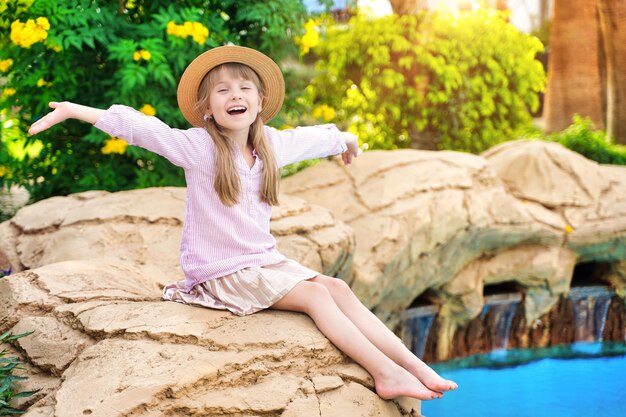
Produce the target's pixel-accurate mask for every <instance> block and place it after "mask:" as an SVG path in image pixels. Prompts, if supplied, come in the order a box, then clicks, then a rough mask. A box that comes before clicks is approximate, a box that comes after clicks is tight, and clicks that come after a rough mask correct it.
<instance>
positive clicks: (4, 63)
mask: <svg viewBox="0 0 626 417" xmlns="http://www.w3.org/2000/svg"><path fill="white" fill-rule="evenodd" d="M11 65H13V60H12V59H11V58H8V59H3V60H0V72H7V71H8V70H9V68H11Z"/></svg>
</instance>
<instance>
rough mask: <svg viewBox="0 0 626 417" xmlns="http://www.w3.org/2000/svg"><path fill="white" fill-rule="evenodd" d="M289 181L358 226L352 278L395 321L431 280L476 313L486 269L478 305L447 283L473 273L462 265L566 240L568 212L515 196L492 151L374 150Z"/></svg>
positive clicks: (476, 286)
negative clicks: (561, 214)
mask: <svg viewBox="0 0 626 417" xmlns="http://www.w3.org/2000/svg"><path fill="white" fill-rule="evenodd" d="M326 178H335V179H341V181H340V182H339V181H336V182H330V181H327V180H326ZM283 190H284V191H285V192H286V193H289V194H290V195H295V196H298V197H301V198H304V199H305V200H307V201H309V202H310V203H313V204H316V205H323V206H325V207H327V208H328V209H329V210H330V211H331V212H332V213H333V214H334V215H335V216H337V217H338V218H339V219H341V220H343V221H344V222H346V223H347V224H348V225H350V226H351V227H352V228H353V229H354V231H355V235H356V251H355V253H354V268H353V270H354V274H353V276H354V279H353V280H352V282H351V286H352V288H353V290H354V291H355V293H356V294H357V295H358V296H359V297H360V298H361V300H362V301H363V302H364V303H365V304H366V305H367V306H368V307H370V308H371V309H373V310H374V311H375V312H376V314H377V315H378V316H379V317H381V318H382V319H383V320H385V321H386V322H387V324H388V325H389V326H390V327H392V328H394V327H396V326H397V325H398V323H399V320H400V319H401V317H402V314H403V311H404V310H405V309H406V308H408V307H409V306H410V305H411V303H412V302H413V300H414V299H415V298H416V297H417V296H419V295H420V294H421V293H423V292H424V291H425V290H426V289H428V288H441V289H443V292H442V293H441V291H440V293H441V294H440V296H441V297H442V298H444V299H447V300H452V299H454V300H452V301H450V302H449V303H448V305H449V306H450V308H455V309H457V310H458V311H457V312H455V313H454V314H455V315H456V316H457V317H456V319H454V320H457V321H464V320H467V319H469V318H471V317H474V316H475V315H477V314H478V313H479V312H480V309H481V308H482V305H483V302H482V287H483V285H484V283H483V280H482V276H481V275H480V274H473V277H474V278H475V281H476V282H474V283H473V284H472V287H471V289H468V291H470V290H471V292H472V293H473V296H472V297H473V299H474V301H472V302H471V303H469V304H466V303H464V302H459V301H460V300H459V299H458V297H456V298H455V296H461V292H459V291H458V290H455V289H454V286H455V284H454V283H452V284H450V285H451V286H447V284H448V283H450V282H461V281H463V282H464V280H465V278H464V277H463V276H461V277H458V274H463V272H462V271H464V270H465V269H466V268H471V264H472V263H473V262H476V261H477V260H479V259H481V258H482V257H483V256H485V255H487V254H493V253H498V252H500V251H505V250H507V249H511V248H515V247H518V246H529V247H533V246H536V245H541V246H542V247H545V246H546V245H560V244H561V243H562V242H563V239H564V235H565V232H564V231H563V230H562V228H561V229H560V230H558V229H556V228H555V227H554V226H553V224H554V223H556V224H558V225H559V226H560V224H559V219H555V218H554V216H551V215H548V214H546V213H545V212H543V211H542V210H541V209H535V212H536V213H534V214H533V213H531V212H529V210H528V209H527V208H526V205H525V204H523V203H522V202H520V201H519V200H518V199H516V198H515V197H513V196H512V195H510V194H509V193H508V192H507V190H506V189H505V187H504V186H503V184H502V182H501V181H500V180H499V178H498V177H497V176H496V174H495V172H494V171H493V170H492V169H491V168H490V167H489V165H488V163H487V161H486V160H485V159H484V158H481V157H478V156H474V155H469V154H463V153H456V152H429V151H412V150H403V151H394V152H384V151H371V152H366V153H364V154H363V155H362V156H361V157H359V159H358V161H357V162H356V163H355V164H353V165H352V166H351V167H350V168H349V169H346V168H344V167H342V166H341V165H340V161H339V160H335V161H332V162H328V163H322V164H317V165H315V166H313V167H311V168H310V169H307V170H305V171H303V172H301V173H299V174H297V175H295V176H293V177H290V178H287V179H286V180H285V181H284V183H283ZM336 195H341V196H342V198H341V199H337V198H332V196H336ZM349 207H352V208H353V209H352V210H350V209H349ZM535 216H542V217H545V218H547V219H548V221H546V222H544V223H541V222H538V221H536V220H535ZM511 272H512V273H514V271H513V270H511ZM462 285H467V283H465V282H464V283H463V284H462ZM448 289H451V291H452V292H450V293H447V292H446V291H447V290H448ZM464 300H465V301H468V300H469V299H468V298H467V297H466V298H465V299H464ZM540 308H543V306H541V307H540ZM444 312H445V310H444ZM540 313H541V311H536V312H535V311H531V312H530V313H529V314H536V315H538V314H540Z"/></svg>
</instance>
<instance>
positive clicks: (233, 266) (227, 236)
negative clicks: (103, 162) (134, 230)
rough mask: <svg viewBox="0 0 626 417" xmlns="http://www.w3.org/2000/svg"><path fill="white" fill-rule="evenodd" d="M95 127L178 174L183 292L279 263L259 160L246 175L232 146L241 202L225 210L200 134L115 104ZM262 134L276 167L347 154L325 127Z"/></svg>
mask: <svg viewBox="0 0 626 417" xmlns="http://www.w3.org/2000/svg"><path fill="white" fill-rule="evenodd" d="M95 126H96V127H97V128H98V129H100V130H102V131H104V132H106V133H107V134H109V135H111V136H115V137H118V138H121V139H124V140H126V141H127V142H128V143H129V144H130V145H135V146H140V147H142V148H145V149H148V150H150V151H152V152H155V153H157V154H159V155H162V156H163V157H165V158H167V159H168V160H169V161H170V162H172V163H173V164H175V165H177V166H179V167H182V168H183V169H184V171H185V180H186V182H187V202H186V213H185V222H184V226H183V235H182V240H181V247H180V249H181V253H180V264H181V268H182V269H183V272H184V273H185V287H186V289H187V290H190V289H191V288H192V287H193V286H195V285H197V284H199V283H202V282H204V281H207V280H210V279H215V278H218V277H222V276H225V275H228V274H231V273H233V272H236V271H239V270H241V269H243V268H247V267H253V266H263V265H271V264H276V263H278V262H281V261H283V260H285V259H286V258H285V256H283V255H282V254H280V253H279V252H278V250H277V249H276V240H275V239H274V237H273V236H272V235H271V234H270V216H271V210H272V208H271V206H270V205H269V204H267V203H265V202H263V201H261V198H260V188H261V179H262V173H263V161H262V160H261V159H259V158H258V156H257V155H256V152H255V153H254V157H255V162H254V165H253V166H252V168H250V167H249V166H248V164H247V163H246V161H245V159H244V157H243V155H242V154H241V152H239V147H235V148H236V149H237V152H236V153H237V156H236V161H235V166H236V169H237V172H238V173H239V177H240V180H241V195H240V198H239V200H240V201H239V203H237V204H235V205H233V206H231V207H228V206H225V205H224V204H222V202H221V200H220V198H219V196H218V195H217V193H216V192H215V188H214V187H213V181H214V176H215V169H216V168H215V145H214V143H213V140H212V139H211V137H210V136H209V134H208V132H207V131H206V130H205V129H202V128H191V129H187V130H181V129H173V128H171V127H169V126H167V125H166V124H165V123H163V122H162V121H160V120H159V119H157V118H156V117H152V116H146V115H144V114H143V113H140V112H138V111H136V110H134V109H132V108H130V107H126V106H120V105H113V106H111V107H110V108H109V109H108V110H107V111H106V112H105V113H104V114H103V115H102V116H101V117H100V118H99V119H98V121H97V122H96V124H95ZM265 134H266V136H267V138H268V140H269V142H270V144H271V146H272V148H273V149H274V151H275V155H276V161H277V163H278V166H279V167H282V166H285V165H288V164H291V163H293V162H298V161H303V160H306V159H313V158H321V157H325V156H330V155H337V154H339V153H343V152H345V151H346V150H347V147H346V144H345V140H344V139H343V138H341V135H339V130H337V128H336V127H335V126H334V125H332V124H328V125H320V126H311V127H300V128H296V129H289V130H282V131H278V130H276V129H274V128H271V127H268V126H265Z"/></svg>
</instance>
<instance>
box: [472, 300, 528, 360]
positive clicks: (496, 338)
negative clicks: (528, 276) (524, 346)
mask: <svg viewBox="0 0 626 417" xmlns="http://www.w3.org/2000/svg"><path fill="white" fill-rule="evenodd" d="M521 299H522V296H521V294H519V293H506V294H492V295H486V296H485V306H484V307H483V311H482V312H481V315H480V318H481V319H482V320H483V321H486V322H487V324H486V327H487V329H488V330H489V331H490V332H491V337H492V347H493V349H506V348H507V347H508V344H509V333H510V331H511V322H512V321H513V317H514V316H515V311H516V310H517V305H518V304H519V303H520V301H521ZM487 315H489V318H488V319H487Z"/></svg>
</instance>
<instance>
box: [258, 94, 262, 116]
mask: <svg viewBox="0 0 626 417" xmlns="http://www.w3.org/2000/svg"><path fill="white" fill-rule="evenodd" d="M261 110H263V97H262V96H260V95H259V113H261Z"/></svg>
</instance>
